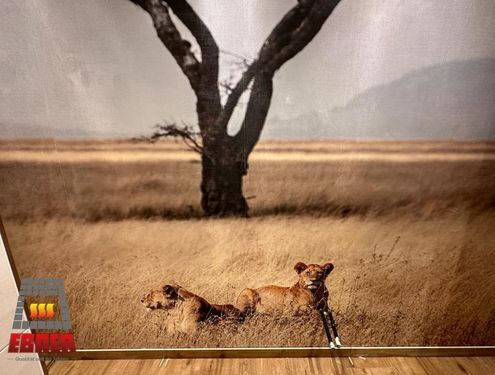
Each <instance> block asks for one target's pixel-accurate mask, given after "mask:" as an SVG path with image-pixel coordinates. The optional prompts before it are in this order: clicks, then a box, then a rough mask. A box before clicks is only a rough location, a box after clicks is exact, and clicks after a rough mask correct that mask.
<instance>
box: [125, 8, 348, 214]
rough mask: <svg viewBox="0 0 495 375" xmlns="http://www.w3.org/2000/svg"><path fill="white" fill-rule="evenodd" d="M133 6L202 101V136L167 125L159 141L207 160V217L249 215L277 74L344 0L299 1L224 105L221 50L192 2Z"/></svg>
mask: <svg viewBox="0 0 495 375" xmlns="http://www.w3.org/2000/svg"><path fill="white" fill-rule="evenodd" d="M130 1H132V2H133V3H134V4H136V5H138V6H139V7H141V8H142V9H144V10H145V11H146V12H147V13H149V15H150V16H151V19H152V21H153V25H154V27H155V29H156V32H157V34H158V37H159V38H160V40H161V41H162V43H163V44H164V46H165V47H166V48H167V50H168V51H169V52H170V53H171V54H172V56H173V57H174V59H175V61H176V62H177V64H178V65H179V67H180V68H181V70H182V72H183V73H184V75H185V76H186V77H187V79H188V80H189V84H190V85H191V88H192V89H193V91H194V93H195V95H196V99H197V100H196V112H197V117H198V127H199V135H198V136H199V137H195V134H194V132H193V131H192V129H191V128H189V127H187V126H183V127H179V126H176V125H175V124H165V125H161V126H158V129H157V131H156V133H155V134H154V135H153V136H152V139H154V140H156V139H158V138H160V137H167V136H172V137H181V138H183V139H184V141H186V143H188V144H189V145H190V146H191V147H192V148H193V149H194V150H195V151H197V152H199V153H200V154H201V163H202V175H201V194H202V198H201V207H202V208H203V211H204V212H205V214H206V215H208V216H228V215H234V216H247V214H248V205H247V203H246V199H245V198H244V196H243V192H242V180H243V176H245V175H246V174H247V170H248V158H249V155H250V153H251V151H252V150H253V148H254V147H255V145H256V143H257V142H258V140H259V138H260V135H261V131H262V129H263V126H264V123H265V119H266V116H267V114H268V109H269V107H270V102H271V98H272V93H273V77H274V75H275V72H276V71H277V70H278V69H280V67H281V66H282V65H283V64H284V63H285V62H286V61H288V60H290V59H291V58H292V57H294V56H295V55H296V54H297V53H299V52H300V51H301V50H302V49H303V48H304V47H305V46H306V45H308V43H309V42H311V40H312V39H313V38H314V36H315V35H316V34H317V33H318V32H319V30H320V29H321V27H322V26H323V24H324V22H325V21H326V19H327V18H328V17H329V16H330V14H331V13H332V11H333V10H334V9H335V7H336V6H337V4H338V3H339V1H340V0H298V2H297V4H296V5H295V6H294V7H293V8H292V9H291V10H290V11H289V12H288V13H287V14H285V15H284V17H283V18H282V19H281V20H280V22H279V23H278V24H277V25H276V26H275V28H274V29H273V30H272V32H271V33H270V35H269V36H268V38H267V39H266V40H265V42H264V43H263V45H262V46H261V48H260V50H259V52H258V54H257V57H256V58H255V59H254V60H253V61H250V62H249V63H246V64H245V69H244V70H243V72H242V75H241V77H240V78H239V80H238V81H237V82H236V83H235V84H232V85H229V86H228V87H227V88H226V90H224V92H225V93H226V94H225V95H226V99H225V103H224V104H222V101H221V98H220V83H219V77H218V74H219V51H220V50H219V47H218V46H217V43H216V42H215V39H214V38H213V36H212V34H211V32H210V30H209V29H208V27H207V26H206V25H205V24H204V23H203V21H202V20H201V18H200V17H199V16H198V15H197V13H196V12H195V11H194V9H193V8H192V7H191V6H190V5H189V3H188V2H187V1H186V0H130ZM227 1H228V0H227ZM171 11H172V12H173V13H174V14H175V16H176V17H177V18H178V19H179V20H180V21H181V22H182V23H183V24H184V26H185V27H186V28H187V29H189V31H190V32H191V34H192V35H193V36H194V38H195V39H196V41H197V43H198V45H199V48H200V51H201V57H199V56H196V55H195V54H194V53H193V51H192V50H191V43H190V42H188V41H186V40H184V39H183V38H182V37H181V35H180V33H179V31H178V29H177V27H176V26H175V24H174V22H173V19H172V18H171V13H170V12H171ZM223 88H224V89H225V87H223ZM248 89H250V93H249V99H248V102H247V105H246V112H245V115H244V120H243V121H242V124H241V126H240V129H239V131H238V132H237V133H236V134H235V135H229V134H228V133H227V127H228V124H229V121H230V120H231V117H232V114H233V112H234V109H235V108H236V106H237V105H238V104H239V99H240V98H241V96H242V94H243V93H244V92H245V91H246V90H248ZM198 138H199V139H200V142H198Z"/></svg>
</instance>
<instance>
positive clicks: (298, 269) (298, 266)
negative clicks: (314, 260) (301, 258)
mask: <svg viewBox="0 0 495 375" xmlns="http://www.w3.org/2000/svg"><path fill="white" fill-rule="evenodd" d="M306 268H308V266H307V265H306V264H304V263H303V262H297V263H296V265H295V266H294V269H295V270H296V272H297V274H298V275H299V274H300V273H301V272H302V271H304V270H305V269H306Z"/></svg>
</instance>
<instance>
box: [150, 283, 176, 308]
mask: <svg viewBox="0 0 495 375" xmlns="http://www.w3.org/2000/svg"><path fill="white" fill-rule="evenodd" d="M178 299H179V296H178V294H177V287H175V286H173V285H168V284H167V285H164V286H163V287H162V288H161V289H152V290H150V291H149V292H148V293H146V294H145V295H144V297H143V298H141V303H142V304H143V305H144V307H146V308H147V309H151V310H155V309H164V310H167V309H171V308H173V307H174V306H175V305H176V303H177V300H178Z"/></svg>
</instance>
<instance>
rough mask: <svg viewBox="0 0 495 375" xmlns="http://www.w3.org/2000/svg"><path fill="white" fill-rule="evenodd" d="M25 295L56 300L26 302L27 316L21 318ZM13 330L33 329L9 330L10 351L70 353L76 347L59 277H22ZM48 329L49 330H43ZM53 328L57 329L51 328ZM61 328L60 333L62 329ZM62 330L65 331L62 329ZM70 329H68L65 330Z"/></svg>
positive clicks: (52, 353)
mask: <svg viewBox="0 0 495 375" xmlns="http://www.w3.org/2000/svg"><path fill="white" fill-rule="evenodd" d="M26 297H28V298H31V299H33V297H34V298H39V297H42V298H43V299H48V300H51V299H52V300H58V301H57V302H49V303H46V302H43V303H29V309H28V311H27V314H26V315H27V316H28V319H27V320H26V319H24V313H25V312H26V311H24V307H25V306H27V305H26V302H27V301H26ZM12 329H13V330H22V331H25V330H26V329H31V330H34V331H35V333H24V332H21V333H11V335H10V342H9V352H10V353H33V352H37V353H40V354H41V353H43V354H51V355H54V354H57V353H71V352H75V351H76V346H75V343H74V334H73V333H72V332H71V331H72V323H71V320H70V317H69V308H68V305H67V300H66V298H65V291H64V287H63V281H62V280H61V279H23V280H22V284H21V289H20V290H19V298H18V300H17V307H16V311H15V316H14V323H13V325H12ZM42 331H51V332H46V333H44V332H42ZM53 331H56V332H53ZM60 331H62V332H63V333H61V332H60ZM64 331H65V332H64ZM67 331H69V333H67Z"/></svg>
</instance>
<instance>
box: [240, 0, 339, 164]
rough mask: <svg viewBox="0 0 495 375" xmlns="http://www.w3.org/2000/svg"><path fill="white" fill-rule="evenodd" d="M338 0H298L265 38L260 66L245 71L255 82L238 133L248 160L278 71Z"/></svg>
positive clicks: (243, 152)
mask: <svg viewBox="0 0 495 375" xmlns="http://www.w3.org/2000/svg"><path fill="white" fill-rule="evenodd" d="M339 1H340V0H299V3H298V5H296V6H295V7H294V8H292V9H291V10H290V11H289V12H288V13H287V14H286V15H285V16H284V17H283V18H282V20H281V21H280V22H279V23H278V25H277V26H276V27H275V28H274V29H273V31H272V32H271V34H270V35H269V36H268V38H267V39H266V41H265V43H264V45H263V47H262V48H261V51H260V54H259V57H258V61H257V64H259V65H258V67H257V68H255V69H254V72H248V70H246V72H245V73H246V74H252V75H253V77H254V84H253V89H252V91H251V95H250V98H249V103H248V107H247V110H246V114H245V117H244V121H243V123H242V125H241V128H240V130H239V132H238V133H237V134H236V136H235V139H236V142H237V143H238V144H239V145H240V147H241V148H242V156H243V158H244V159H246V160H247V156H248V155H249V154H250V153H251V151H252V150H253V148H254V146H255V145H256V143H257V142H258V139H259V137H260V135H261V131H262V130H263V126H264V123H265V119H266V116H267V114H268V109H269V107H270V102H271V96H272V92H273V82H272V80H273V75H274V73H275V71H277V70H278V69H279V68H280V67H281V66H282V65H283V64H284V63H285V62H286V61H287V60H289V59H291V58H292V57H294V56H295V55H296V54H297V53H298V52H300V51H301V50H302V49H303V48H304V47H306V46H307V45H308V44H309V42H311V40H312V39H313V38H314V36H315V35H316V34H317V33H318V31H319V30H320V29H321V27H322V26H323V24H324V22H325V20H326V19H327V18H328V17H329V16H330V14H331V13H332V11H333V10H334V9H335V7H336V6H337V4H338V3H339ZM246 79H249V77H247V78H246ZM234 90H235V89H234Z"/></svg>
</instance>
